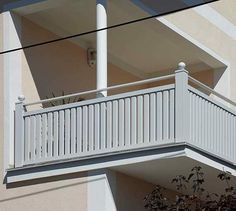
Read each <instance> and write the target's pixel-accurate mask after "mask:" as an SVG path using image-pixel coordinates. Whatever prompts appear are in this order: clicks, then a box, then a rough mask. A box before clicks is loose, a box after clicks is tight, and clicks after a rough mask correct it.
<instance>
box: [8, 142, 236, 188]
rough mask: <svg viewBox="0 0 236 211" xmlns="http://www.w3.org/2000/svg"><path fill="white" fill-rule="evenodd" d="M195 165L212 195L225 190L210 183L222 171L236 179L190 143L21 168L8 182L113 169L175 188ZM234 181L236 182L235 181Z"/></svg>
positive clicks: (223, 165)
mask: <svg viewBox="0 0 236 211" xmlns="http://www.w3.org/2000/svg"><path fill="white" fill-rule="evenodd" d="M194 166H201V167H202V168H203V171H204V172H205V174H206V179H207V181H208V182H207V186H208V187H207V189H208V190H209V191H211V192H220V191H222V188H223V186H224V184H219V185H218V186H217V187H215V186H213V185H211V182H210V181H215V178H216V176H217V174H218V173H219V172H220V171H222V170H225V171H228V172H231V173H232V175H233V176H236V172H235V170H234V169H235V165H234V164H230V163H229V162H226V161H224V160H222V159H220V158H219V157H215V156H213V155H210V154H209V153H206V152H204V151H203V150H200V149H197V148H196V147H193V146H191V145H189V144H187V143H175V144H165V145H162V146H156V147H149V148H142V149H136V150H131V151H124V152H117V153H107V154H103V155H100V156H92V157H91V156H89V157H84V158H83V159H71V160H64V161H56V162H51V163H47V164H37V165H33V166H27V167H21V168H18V169H12V170H9V171H8V173H7V176H6V179H7V183H8V184H11V183H12V186H11V185H10V186H9V187H17V186H18V185H20V186H22V185H26V184H27V183H25V181H27V180H31V181H32V182H33V183H37V181H40V180H39V179H42V178H48V177H53V176H58V175H66V174H68V175H70V174H71V173H76V172H86V171H91V170H97V169H104V168H110V169H112V170H115V171H120V172H123V173H125V174H128V175H131V176H134V177H138V178H140V179H143V180H145V181H148V182H151V183H153V184H161V185H163V186H165V187H167V188H170V189H173V187H172V186H170V181H171V179H172V178H173V177H174V176H176V175H179V174H187V173H189V171H190V169H191V168H192V167H194ZM234 179H235V178H233V180H232V182H233V183H234V182H236V181H234ZM168 185H169V186H168Z"/></svg>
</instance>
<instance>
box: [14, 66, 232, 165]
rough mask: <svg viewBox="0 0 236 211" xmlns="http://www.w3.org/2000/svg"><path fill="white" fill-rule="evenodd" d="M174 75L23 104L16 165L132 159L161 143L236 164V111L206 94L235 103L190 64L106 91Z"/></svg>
mask: <svg viewBox="0 0 236 211" xmlns="http://www.w3.org/2000/svg"><path fill="white" fill-rule="evenodd" d="M170 78H175V83H174V84H169V85H164V86H158V87H154V88H149V89H142V90H138V91H132V92H127V93H123V94H118V95H113V96H108V97H102V98H96V99H91V100H84V101H81V102H76V103H68V104H65V105H60V106H54V107H47V108H42V109H40V110H33V111H27V107H29V106H31V105H34V104H38V103H41V104H45V103H48V102H50V101H55V100H60V99H62V98H68V97H71V96H81V95H84V94H89V93H94V92H97V91H98V90H93V91H88V92H84V93H78V94H73V95H68V96H62V97H57V98H52V99H46V100H41V101H39V102H34V103H28V104H27V103H24V102H23V101H20V102H18V103H17V104H16V113H15V115H16V118H15V121H16V123H15V125H16V131H15V137H16V139H15V168H16V169H21V168H28V167H34V166H35V165H36V166H43V165H48V164H56V163H61V162H62V161H63V162H73V161H80V160H81V161H84V160H89V159H94V158H96V159H98V160H99V158H103V159H106V158H107V159H108V160H109V158H108V157H109V156H114V155H115V156H117V155H124V154H126V155H127V156H129V157H130V156H131V157H132V153H136V152H145V150H152V149H158V148H159V149H160V148H162V149H163V148H165V149H166V150H167V151H168V148H172V147H174V146H188V147H190V148H193V149H195V150H197V151H201V152H202V153H204V154H207V155H209V156H213V157H214V158H215V159H219V160H221V161H222V162H227V163H229V164H230V165H232V166H235V162H236V154H235V153H234V149H235V148H236V142H235V139H236V137H235V136H236V132H235V126H236V113H235V111H234V110H232V109H231V108H228V107H226V106H225V105H223V104H222V103H221V102H220V101H219V100H216V99H214V98H213V97H211V96H209V95H207V94H206V93H209V92H211V94H213V95H216V96H217V97H218V98H222V99H221V100H225V101H227V103H232V104H233V105H235V103H233V102H231V101H230V100H228V99H227V98H225V97H224V96H221V95H220V94H218V93H216V92H215V91H214V90H212V89H211V88H209V87H207V86H205V85H203V84H201V83H200V82H198V81H196V80H195V79H193V78H192V77H190V76H188V72H187V71H186V70H185V69H184V64H180V65H179V69H178V70H177V71H176V72H175V74H173V75H168V76H163V77H159V78H153V79H148V80H144V81H139V82H134V83H129V84H124V85H118V86H114V87H110V88H107V90H112V89H117V88H121V87H127V86H133V85H138V84H143V83H147V82H154V81H160V80H165V79H170ZM188 81H191V83H190V84H191V85H189V84H188ZM194 87H195V88H194ZM196 87H201V90H202V91H199V90H198V89H197V88H196ZM100 91H101V90H100ZM21 100H23V99H21ZM157 153H158V152H157ZM104 157H105V158H104Z"/></svg>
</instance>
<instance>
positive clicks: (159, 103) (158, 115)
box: [156, 92, 163, 141]
mask: <svg viewBox="0 0 236 211" xmlns="http://www.w3.org/2000/svg"><path fill="white" fill-rule="evenodd" d="M156 99H157V101H156V106H157V108H156V109H157V110H156V123H157V124H156V136H157V138H156V140H157V141H161V140H162V139H163V135H162V131H163V130H162V128H163V118H162V115H163V113H162V104H163V102H162V92H158V93H157V96H156Z"/></svg>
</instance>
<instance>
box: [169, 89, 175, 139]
mask: <svg viewBox="0 0 236 211" xmlns="http://www.w3.org/2000/svg"><path fill="white" fill-rule="evenodd" d="M169 94H170V99H169V108H170V110H169V116H170V119H169V122H170V124H169V125H170V126H169V127H170V128H169V139H170V140H172V141H173V140H174V138H175V91H174V89H172V90H170V93H169Z"/></svg>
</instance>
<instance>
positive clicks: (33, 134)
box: [30, 116, 36, 160]
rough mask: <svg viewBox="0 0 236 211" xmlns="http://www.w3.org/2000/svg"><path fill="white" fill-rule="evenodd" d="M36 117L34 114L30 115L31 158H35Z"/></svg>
mask: <svg viewBox="0 0 236 211" xmlns="http://www.w3.org/2000/svg"><path fill="white" fill-rule="evenodd" d="M35 137H36V119H35V116H31V117H30V143H31V144H30V154H31V160H35V147H36V138H35Z"/></svg>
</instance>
